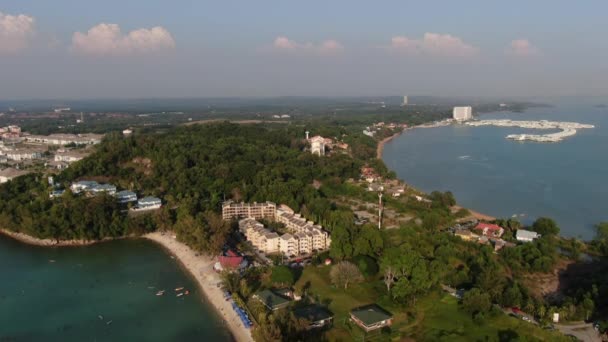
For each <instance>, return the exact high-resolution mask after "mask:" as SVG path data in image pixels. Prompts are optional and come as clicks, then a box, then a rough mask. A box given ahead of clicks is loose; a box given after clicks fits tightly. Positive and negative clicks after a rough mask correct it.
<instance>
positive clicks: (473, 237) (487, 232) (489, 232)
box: [454, 222, 540, 251]
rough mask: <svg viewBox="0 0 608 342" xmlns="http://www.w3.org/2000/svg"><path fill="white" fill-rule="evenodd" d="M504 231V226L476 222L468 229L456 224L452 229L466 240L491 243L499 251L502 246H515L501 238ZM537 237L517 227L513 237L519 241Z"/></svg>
mask: <svg viewBox="0 0 608 342" xmlns="http://www.w3.org/2000/svg"><path fill="white" fill-rule="evenodd" d="M504 232H505V230H504V228H502V227H501V226H499V225H496V224H492V223H485V222H478V223H476V224H474V225H473V226H472V228H470V229H469V228H467V227H466V225H465V226H464V227H462V226H458V227H457V228H456V229H455V230H454V235H455V236H458V237H459V238H461V239H463V240H466V241H474V242H478V243H482V244H492V245H493V246H494V250H495V251H499V250H500V249H502V248H504V247H513V246H515V244H514V243H512V242H508V241H505V240H503V239H502V235H503V234H504ZM539 237H540V234H538V233H536V232H533V231H529V230H525V229H518V230H517V231H516V232H515V239H516V240H517V241H519V242H532V241H534V240H535V239H537V238H539Z"/></svg>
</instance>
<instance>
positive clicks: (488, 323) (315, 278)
mask: <svg viewBox="0 0 608 342" xmlns="http://www.w3.org/2000/svg"><path fill="white" fill-rule="evenodd" d="M329 270H330V267H312V266H311V267H307V268H305V269H304V272H303V273H302V276H301V277H300V279H298V282H297V283H296V285H295V287H296V288H297V289H302V288H304V287H305V286H306V285H307V284H308V288H309V289H308V295H310V296H312V297H313V298H316V299H318V301H319V302H320V303H323V304H326V305H327V306H328V307H329V309H330V310H331V311H332V312H333V313H334V315H335V316H334V328H333V329H331V330H330V331H329V332H328V334H327V338H328V339H329V340H330V341H353V340H358V341H361V340H362V338H363V333H362V330H361V329H359V328H358V327H356V326H355V327H349V325H348V317H349V314H348V313H349V311H350V310H351V309H352V308H355V307H357V306H361V305H364V304H369V303H378V304H379V305H381V306H382V307H384V308H385V309H386V310H388V311H389V312H391V313H392V314H393V315H394V324H393V326H392V330H393V337H394V339H396V340H399V336H401V337H410V338H412V339H413V340H416V341H512V340H517V338H519V340H525V341H528V340H532V341H534V340H541V341H568V339H566V338H565V337H564V336H563V335H560V334H559V333H556V332H550V331H547V330H543V329H541V328H539V327H537V326H535V325H533V324H531V323H527V322H524V321H522V320H519V319H515V318H513V317H509V316H506V315H503V314H499V315H497V316H495V317H488V318H486V320H485V322H484V323H483V324H481V325H478V324H476V323H475V322H473V320H472V319H471V317H470V315H468V314H467V313H465V312H463V311H461V310H459V309H458V303H457V300H456V299H455V298H454V297H451V296H449V295H447V294H443V293H441V294H439V293H433V294H430V295H428V296H426V297H424V298H421V299H419V300H418V301H417V303H416V305H415V307H414V308H400V307H398V306H395V305H394V304H392V303H390V302H388V301H387V300H386V298H385V297H384V296H379V295H378V293H381V294H382V293H383V292H382V289H381V288H379V289H378V288H374V286H381V284H379V283H378V282H377V283H376V284H374V283H371V282H366V283H364V284H360V285H352V286H349V288H348V290H344V289H342V288H336V287H334V286H333V285H331V283H330V280H329ZM408 310H409V311H413V312H415V314H414V315H411V316H409V317H408V315H407V314H406V312H407V311H408ZM408 318H409V319H408ZM386 337H387V336H386V335H384V336H382V337H378V336H377V337H376V338H372V340H382V339H386ZM367 340H369V338H368V339H367Z"/></svg>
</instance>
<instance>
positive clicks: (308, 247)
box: [230, 206, 331, 257]
mask: <svg viewBox="0 0 608 342" xmlns="http://www.w3.org/2000/svg"><path fill="white" fill-rule="evenodd" d="M275 208H276V206H275ZM275 213H276V215H275V217H273V219H274V220H275V221H276V222H280V223H283V224H285V227H286V228H287V230H289V233H285V234H283V235H282V236H279V235H278V234H277V233H275V232H271V231H270V230H268V229H266V228H265V227H264V225H263V224H261V223H260V222H258V221H256V219H255V218H253V217H249V218H245V219H242V220H240V221H239V230H240V231H241V232H242V233H243V234H244V235H245V237H246V238H247V240H248V241H250V242H251V244H252V245H253V246H255V247H256V248H257V249H258V250H260V251H262V252H264V253H278V252H280V253H282V254H283V255H285V256H288V257H291V256H297V255H300V254H310V253H312V252H313V251H322V250H327V249H329V246H330V244H331V239H330V237H329V234H328V233H327V232H326V231H324V230H323V227H321V226H320V225H315V224H314V222H312V221H308V220H306V219H305V218H303V217H302V216H301V215H300V214H293V212H292V211H289V210H286V211H284V210H281V209H279V210H275ZM230 219H231V218H230Z"/></svg>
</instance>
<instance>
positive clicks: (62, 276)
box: [0, 236, 230, 341]
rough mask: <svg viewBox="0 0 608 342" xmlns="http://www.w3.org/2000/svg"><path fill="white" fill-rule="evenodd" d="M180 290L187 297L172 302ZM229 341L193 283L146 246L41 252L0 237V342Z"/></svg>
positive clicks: (115, 244) (166, 257)
mask: <svg viewBox="0 0 608 342" xmlns="http://www.w3.org/2000/svg"><path fill="white" fill-rule="evenodd" d="M52 260H53V261H54V262H53V261H52ZM182 286H183V287H186V288H187V289H189V290H190V292H191V294H190V295H189V296H184V297H181V298H177V297H176V296H175V291H174V289H175V288H177V287H182ZM149 287H154V288H149ZM157 289H166V290H167V291H166V294H165V295H164V296H162V297H158V296H156V295H155V293H156V291H157ZM98 316H102V317H103V319H100V318H99V317H98ZM109 321H112V322H111V323H110V324H108V322H109ZM229 340H230V336H229V334H228V332H227V330H226V329H225V328H224V327H223V326H222V324H221V321H220V319H219V317H217V316H216V315H215V313H214V312H213V311H212V309H211V308H210V307H208V306H207V305H206V304H205V303H204V300H203V299H202V296H201V295H200V293H199V290H198V289H197V287H196V285H195V282H194V281H193V280H192V279H191V278H190V277H189V276H188V275H187V274H186V273H185V271H184V270H182V269H181V267H180V266H179V264H178V263H177V261H176V260H174V259H172V258H171V256H170V255H169V254H168V253H167V252H165V251H164V250H163V249H162V248H161V247H160V246H157V245H156V244H154V243H152V242H150V241H145V240H125V241H114V242H108V243H103V244H98V245H94V246H88V247H69V248H68V247H66V248H43V247H32V246H28V245H24V244H21V243H19V242H16V241H13V240H10V239H8V238H6V237H3V236H0V341H229Z"/></svg>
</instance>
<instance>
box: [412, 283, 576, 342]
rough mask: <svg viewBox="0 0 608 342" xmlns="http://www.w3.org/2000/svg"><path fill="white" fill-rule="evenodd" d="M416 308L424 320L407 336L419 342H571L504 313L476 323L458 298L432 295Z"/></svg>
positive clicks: (558, 334) (555, 333)
mask: <svg viewBox="0 0 608 342" xmlns="http://www.w3.org/2000/svg"><path fill="white" fill-rule="evenodd" d="M416 309H417V312H418V313H419V315H423V319H422V320H421V322H420V323H419V324H418V325H416V326H415V327H412V329H411V330H410V331H407V332H406V334H407V335H409V336H412V337H414V338H415V339H416V340H419V341H514V340H517V341H520V340H524V341H535V340H540V341H569V340H568V339H567V338H566V337H565V336H563V335H561V334H560V333H557V332H551V331H547V330H543V329H541V328H539V327H538V326H536V325H533V324H531V323H528V322H525V321H523V320H521V319H516V318H514V317H509V316H507V315H504V314H502V313H500V314H498V315H496V316H489V315H487V316H486V319H485V321H484V323H483V324H481V325H480V324H477V323H475V322H474V321H473V319H472V318H471V316H470V315H469V314H467V313H465V312H464V311H462V310H459V309H458V302H457V300H456V298H454V297H452V296H450V295H447V294H437V293H435V294H431V295H429V296H427V297H425V298H424V299H422V300H420V301H419V302H418V303H417V304H416Z"/></svg>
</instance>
